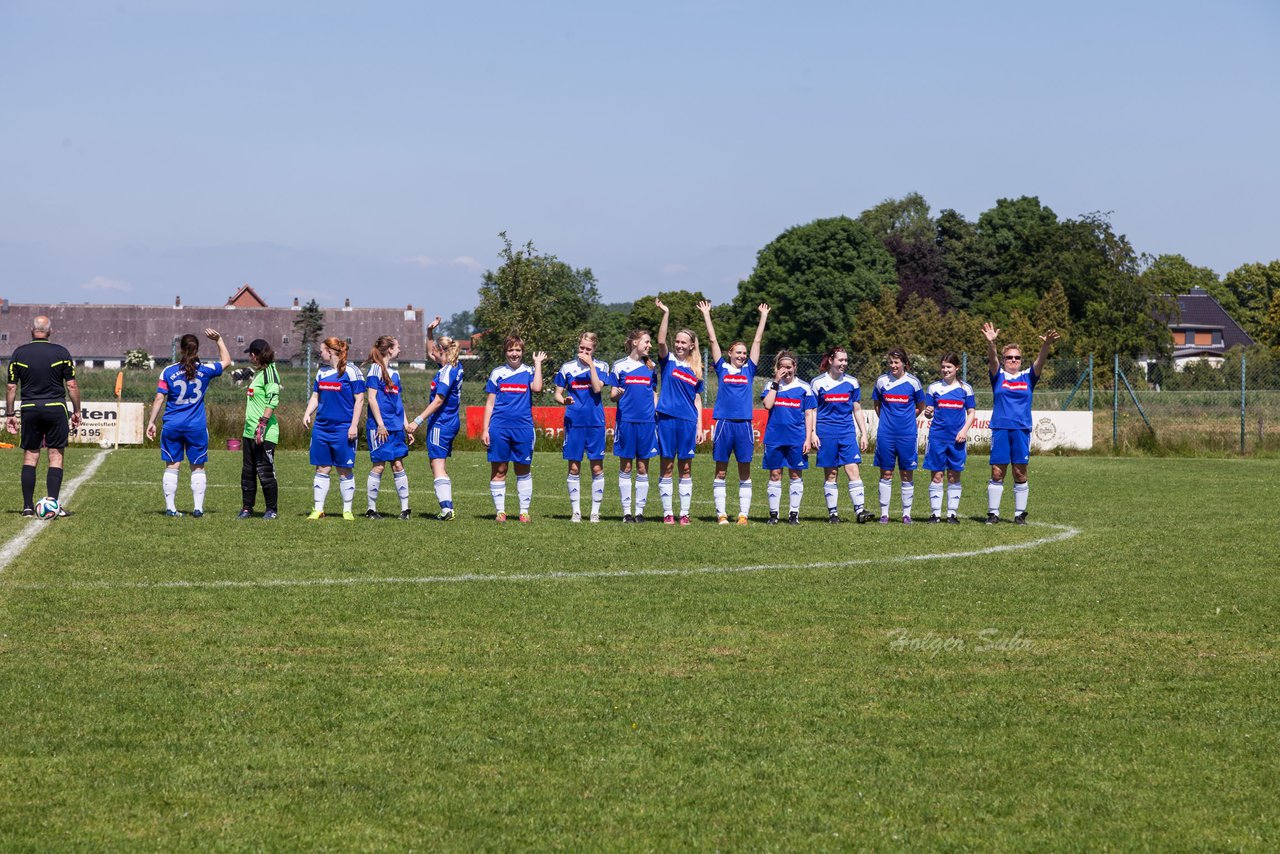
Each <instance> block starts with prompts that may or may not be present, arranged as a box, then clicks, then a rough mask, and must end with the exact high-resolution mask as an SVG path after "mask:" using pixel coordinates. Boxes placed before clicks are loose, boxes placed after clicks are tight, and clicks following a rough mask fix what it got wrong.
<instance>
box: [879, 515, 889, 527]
mask: <svg viewBox="0 0 1280 854" xmlns="http://www.w3.org/2000/svg"><path fill="white" fill-rule="evenodd" d="M880 524H881V525H888V524H889V517H888V516H881V517H880Z"/></svg>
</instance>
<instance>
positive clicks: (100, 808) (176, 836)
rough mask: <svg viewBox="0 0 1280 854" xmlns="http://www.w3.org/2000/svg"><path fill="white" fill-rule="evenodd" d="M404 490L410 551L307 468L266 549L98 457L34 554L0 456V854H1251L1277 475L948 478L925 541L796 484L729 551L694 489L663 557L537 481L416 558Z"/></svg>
mask: <svg viewBox="0 0 1280 854" xmlns="http://www.w3.org/2000/svg"><path fill="white" fill-rule="evenodd" d="M15 453H16V452H15ZM102 453H103V452H100V451H98V450H96V449H94V450H75V451H72V452H71V454H70V455H69V469H68V480H69V482H70V480H71V479H72V478H75V477H76V476H77V474H78V473H79V472H82V471H83V470H84V469H85V467H86V466H87V465H88V464H90V462H91V461H93V460H95V459H97V458H98V456H99V455H100V454H102ZM410 461H411V462H410V476H411V479H412V481H411V488H412V490H413V499H412V503H413V508H414V512H415V518H414V519H413V520H411V521H408V522H400V521H397V520H395V519H391V518H388V519H384V520H382V521H379V522H372V521H366V520H363V519H361V520H357V521H355V522H343V521H342V520H341V519H335V518H328V519H324V520H321V521H319V522H308V521H307V520H306V519H305V514H306V512H307V511H308V510H309V509H310V498H311V486H310V485H311V474H310V471H311V470H310V469H309V467H307V466H306V464H305V463H306V455H305V453H303V452H284V453H282V454H281V455H280V458H279V469H280V478H281V482H282V484H283V486H284V489H283V490H282V496H281V518H280V519H279V520H276V521H274V522H268V521H264V520H262V519H253V520H249V521H237V520H236V519H235V518H234V517H235V514H236V511H237V510H238V509H239V468H240V465H239V456H238V455H232V454H228V453H226V452H215V453H213V454H212V455H211V460H210V464H209V473H210V478H209V480H210V489H209V496H208V499H207V502H206V508H207V510H208V513H207V515H206V516H205V518H203V519H199V520H197V519H193V518H190V517H186V518H180V519H170V518H166V517H165V516H164V515H163V513H162V511H163V506H164V505H163V500H162V497H161V493H160V473H161V469H162V464H161V463H160V461H159V459H158V454H156V453H155V452H154V451H138V450H120V451H115V452H111V453H110V454H107V455H106V456H105V458H103V459H102V460H101V462H100V467H99V468H98V469H97V471H96V472H94V474H93V475H92V476H91V477H89V478H87V479H85V480H84V482H83V483H81V484H79V486H78V488H77V490H76V492H75V494H74V496H72V498H71V499H70V500H69V501H68V502H67V506H68V507H69V508H70V509H71V510H73V511H74V512H75V516H74V517H72V518H70V519H65V520H59V521H57V522H52V523H41V522H35V521H25V520H21V519H20V518H18V516H17V508H18V507H19V506H20V503H21V502H20V499H19V493H18V478H17V469H18V466H19V462H18V458H17V457H16V456H15V455H14V454H8V455H0V464H2V465H3V466H4V469H3V470H2V471H0V476H2V477H3V478H4V480H3V483H4V486H3V487H2V488H0V502H2V506H3V507H4V508H6V509H5V511H4V512H3V513H0V549H6V551H5V555H6V558H5V560H7V565H5V566H3V568H0V685H3V690H2V691H0V849H3V850H14V849H26V848H31V849H44V848H90V849H116V850H126V849H127V850H133V849H137V848H143V847H145V848H160V849H166V850H173V849H187V848H202V849H203V848H230V849H264V848H265V849H300V848H338V849H351V848H358V849H375V848H389V849H396V850H402V849H412V848H418V849H422V848H429V849H442V848H443V849H467V850H472V849H512V848H529V849H551V848H555V849H573V850H584V849H598V848H605V849H624V850H636V849H643V850H671V849H685V850H687V849H711V848H732V849H806V850H807V849H844V848H870V849H877V850H879V849H892V848H900V847H907V846H912V847H925V848H946V849H951V850H954V849H961V850H963V849H993V848H994V849H1004V850H1008V849H1018V850H1071V851H1076V850H1082V849H1092V850H1096V849H1171V848H1172V849H1214V850H1222V849H1231V850H1236V849H1252V850H1267V849H1274V848H1275V847H1276V846H1277V845H1280V814H1278V812H1277V808H1276V792H1277V791H1280V763H1277V761H1276V757H1277V755H1280V750H1278V748H1280V688H1278V687H1277V686H1278V685H1280V666H1278V665H1277V653H1276V641H1275V639H1276V633H1277V628H1278V622H1277V620H1278V618H1277V615H1278V614H1280V581H1278V580H1277V579H1278V575H1277V567H1278V566H1280V561H1278V560H1277V558H1276V551H1277V549H1276V545H1277V535H1276V523H1275V520H1276V507H1277V506H1278V505H1280V487H1278V486H1277V484H1278V483H1280V461H1277V460H1262V461H1242V460H1206V459H1141V458H1124V459H1112V458H1103V457H1092V456H1091V457H1037V458H1035V459H1033V460H1032V465H1031V505H1030V510H1031V520H1032V524H1030V525H1028V526H1026V527H1018V526H1014V525H1011V524H1002V525H1000V526H996V527H989V526H986V525H983V524H980V523H979V522H978V521H977V520H978V519H979V518H981V517H982V516H983V515H985V502H986V491H985V482H986V467H985V466H982V465H981V464H980V462H981V461H980V460H978V461H974V462H975V463H978V464H975V465H972V466H971V470H970V472H969V473H968V475H967V477H966V478H965V489H966V492H965V497H964V501H963V504H962V507H961V511H962V516H963V517H964V523H963V524H961V525H959V526H947V525H937V526H935V525H924V524H917V525H913V526H911V527H907V526H904V525H902V524H900V523H895V524H891V525H887V526H881V525H875V524H872V525H861V526H860V525H854V524H845V525H842V526H828V525H826V524H824V523H823V522H822V519H823V518H824V517H825V510H824V506H823V497H822V490H821V486H820V476H819V475H818V474H815V473H814V472H810V473H809V477H808V479H807V489H806V494H805V514H804V516H805V523H804V524H803V525H801V526H800V527H794V528H793V527H789V526H786V525H781V526H777V527H771V526H765V525H763V524H752V525H751V526H749V527H747V528H738V527H736V526H729V527H720V526H717V525H715V524H713V522H712V521H711V519H712V517H713V510H712V507H711V467H710V463H709V461H708V460H707V459H706V456H705V455H700V457H699V459H698V461H697V462H696V465H695V470H694V482H695V506H694V524H693V525H692V526H690V527H688V528H683V529H681V528H670V527H666V526H663V525H661V524H654V523H652V522H651V523H649V524H646V525H644V526H632V525H627V526H624V525H622V524H621V523H620V522H618V521H617V514H618V512H619V510H618V499H617V489H616V476H615V473H614V472H615V469H614V466H613V464H612V462H611V461H610V462H608V463H607V468H606V472H607V477H606V501H605V511H606V514H607V519H608V520H607V521H606V522H605V523H602V524H600V525H589V524H582V525H572V524H570V523H569V522H568V521H567V520H568V501H567V499H566V497H565V483H564V468H563V463H562V461H561V460H559V459H558V458H557V457H556V456H553V455H550V454H544V455H539V456H538V457H537V459H536V460H535V464H534V479H535V480H534V504H533V516H534V523H533V524H530V525H520V524H518V523H515V522H514V521H512V522H508V523H507V524H506V525H505V526H499V525H497V524H495V523H494V522H493V520H492V512H493V508H492V504H491V502H490V499H489V494H488V484H487V481H488V466H487V464H486V463H485V462H484V459H483V456H482V455H481V454H478V453H463V454H460V455H458V456H456V457H455V459H454V460H453V461H452V464H451V473H452V476H453V480H454V490H455V500H456V502H457V505H458V508H459V518H458V520H457V521H455V522H452V523H441V522H436V521H434V520H431V519H429V518H427V514H428V513H429V512H430V513H434V511H435V510H436V503H435V500H434V497H433V496H432V494H431V479H430V475H429V472H428V471H427V468H426V464H425V458H424V457H423V456H422V455H421V454H420V453H419V452H416V451H415V453H414V454H413V455H412V456H411V457H410ZM366 470H367V462H363V463H362V467H360V468H358V469H357V487H358V489H357V497H356V509H357V511H362V510H363V508H364V497H363V484H364V472H365V471H366ZM870 473H871V471H870V468H869V467H864V476H867V475H870ZM41 477H42V478H43V473H42V474H41ZM586 480H587V478H585V477H584V482H585V481H586ZM654 480H655V488H654V489H653V491H652V492H651V502H650V511H649V513H650V518H653V516H654V515H660V514H655V513H654V508H656V507H657V506H658V504H657V497H658V496H657V489H656V475H655V477H654ZM765 480H766V477H765V475H764V474H763V473H759V472H758V473H757V474H756V476H755V484H756V488H755V492H756V499H755V507H756V514H755V515H756V517H757V518H760V517H762V516H763V515H764V507H765V496H764V484H765ZM384 482H385V484H386V487H385V488H384V491H383V499H382V500H383V510H384V512H393V511H394V510H398V506H397V505H396V501H395V495H394V490H392V489H390V488H389V487H390V477H389V476H387V477H386V478H385V481H384ZM867 483H868V486H869V487H870V489H869V490H868V497H869V498H871V499H872V501H873V502H874V478H873V477H868V478H867ZM41 484H43V481H41ZM511 492H512V494H511V495H509V497H508V505H509V510H510V511H514V509H515V495H514V490H511ZM1007 492H1009V493H1010V494H1007V495H1006V496H1005V515H1006V516H1011V515H1012V512H1011V508H1012V494H1011V493H1012V490H1007ZM730 493H731V494H730V497H729V506H730V509H731V510H732V509H735V508H736V504H737V501H736V499H737V496H736V492H735V491H734V490H733V489H732V488H731V489H730ZM916 495H917V497H916V505H915V515H916V517H917V519H920V518H923V517H924V516H927V515H928V494H927V488H926V487H925V480H924V476H923V475H922V476H921V477H920V482H919V485H918V487H917V493H916ZM259 500H260V501H261V499H259ZM337 500H338V495H337V489H336V486H335V488H334V489H332V490H331V494H330V496H329V502H330V508H331V509H332V508H333V507H334V506H336V502H337ZM847 500H848V498H847V495H845V494H844V492H843V490H842V494H841V509H842V512H843V513H844V514H845V515H846V516H848V515H850V513H849V509H848V506H847ZM783 501H784V511H785V502H786V498H785V496H784V499H783ZM897 502H898V495H897V489H896V487H895V489H894V504H893V511H891V512H894V511H896V509H897V506H898V504H897ZM178 503H179V507H181V508H184V509H186V508H189V507H190V491H189V489H188V486H187V475H186V470H185V468H184V471H183V478H182V483H181V486H180V488H179V501H178ZM259 509H261V504H260V505H259ZM32 530H36V531H38V532H39V533H38V534H37V535H36V536H34V537H33V538H30V539H29V541H28V540H22V539H15V538H20V537H27V536H28V535H27V534H25V533H24V532H27V531H32ZM6 543H7V544H9V545H8V546H6V545H5V544H6ZM18 546H21V550H19V549H18Z"/></svg>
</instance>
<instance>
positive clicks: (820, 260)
mask: <svg viewBox="0 0 1280 854" xmlns="http://www.w3.org/2000/svg"><path fill="white" fill-rule="evenodd" d="M884 287H891V288H893V289H894V290H895V292H896V290H897V273H896V270H895V268H894V262H893V256H891V255H890V254H889V252H888V251H887V250H886V249H885V248H884V245H883V243H882V242H881V241H880V239H879V238H878V237H877V236H876V235H874V234H872V233H871V232H870V231H869V230H868V229H867V227H866V226H865V225H863V224H862V223H860V222H857V221H855V220H852V219H850V218H849V217H843V216H842V217H833V218H830V219H819V220H815V221H813V222H811V223H808V224H807V225H798V226H795V227H794V228H790V229H787V230H786V231H784V232H783V233H782V234H780V235H778V237H777V238H775V239H774V240H773V241H772V242H770V243H769V245H767V246H765V247H764V248H763V249H761V250H760V252H759V254H758V255H757V256H756V268H755V270H754V271H753V272H752V273H751V275H750V276H749V277H748V278H747V279H746V280H745V281H743V282H741V283H739V285H738V294H737V296H736V297H735V298H734V300H733V305H732V310H726V311H725V312H724V313H723V314H721V315H720V316H721V317H723V318H725V319H726V320H727V321H729V322H731V323H733V324H735V326H734V327H733V328H731V329H726V330H724V331H721V330H717V331H718V332H719V334H720V336H721V337H722V339H724V340H729V339H730V337H731V336H736V337H740V338H746V337H749V336H750V334H751V332H752V330H754V328H755V323H756V321H757V320H758V318H759V315H758V313H757V312H756V307H757V306H758V305H759V304H760V303H762V302H767V303H769V305H770V306H771V307H772V309H773V311H772V312H771V313H770V315H769V325H768V327H767V328H766V329H765V337H764V341H763V346H764V348H765V350H766V351H769V350H776V349H779V348H781V347H788V348H791V349H794V350H798V351H800V352H808V353H816V352H820V351H822V350H823V349H825V348H826V347H827V346H829V345H833V344H844V343H847V342H848V339H849V335H850V334H851V333H852V332H853V330H854V327H855V323H856V319H857V318H856V311H857V306H858V304H859V303H861V302H867V301H871V302H874V301H875V300H876V299H877V298H878V297H879V295H880V290H881V288H884Z"/></svg>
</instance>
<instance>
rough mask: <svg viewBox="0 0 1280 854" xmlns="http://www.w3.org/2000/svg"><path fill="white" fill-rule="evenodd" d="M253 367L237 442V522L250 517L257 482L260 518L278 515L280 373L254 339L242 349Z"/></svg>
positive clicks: (266, 348)
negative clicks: (261, 504)
mask: <svg viewBox="0 0 1280 854" xmlns="http://www.w3.org/2000/svg"><path fill="white" fill-rule="evenodd" d="M245 352H246V353H248V354H249V362H250V364H252V365H253V370H254V374H253V381H252V382H250V383H249V387H248V389H246V391H245V393H246V395H247V398H246V400H245V407H244V436H243V438H242V439H241V440H240V442H241V444H240V448H241V450H242V452H243V455H244V456H243V460H244V462H243V464H242V466H241V468H240V492H241V493H242V495H243V504H242V505H241V509H240V514H239V515H238V516H237V517H236V518H237V519H251V518H253V505H254V503H255V502H256V501H257V500H258V482H259V481H261V482H262V498H263V500H264V501H265V502H266V505H267V509H266V512H265V513H263V514H262V518H263V519H274V518H276V517H277V516H278V515H279V506H278V504H277V503H276V502H277V500H278V497H279V488H278V486H277V485H276V443H277V442H279V441H280V424H279V422H278V421H277V420H276V407H277V406H279V405H280V372H279V371H278V370H277V369H276V366H275V359H276V354H275V351H274V350H272V349H271V345H270V344H268V343H267V342H266V341H263V340H262V339H261V338H257V339H255V340H254V341H253V343H251V344H250V345H249V349H248V350H245Z"/></svg>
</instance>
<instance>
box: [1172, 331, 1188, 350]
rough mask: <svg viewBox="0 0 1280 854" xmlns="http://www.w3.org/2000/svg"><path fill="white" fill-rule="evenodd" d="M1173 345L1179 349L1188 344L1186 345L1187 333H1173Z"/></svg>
mask: <svg viewBox="0 0 1280 854" xmlns="http://www.w3.org/2000/svg"><path fill="white" fill-rule="evenodd" d="M1173 343H1174V344H1175V345H1177V346H1178V347H1181V346H1183V345H1184V344H1186V343H1187V333H1185V332H1183V331H1182V330H1181V329H1179V330H1178V331H1177V332H1174V333H1173Z"/></svg>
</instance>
